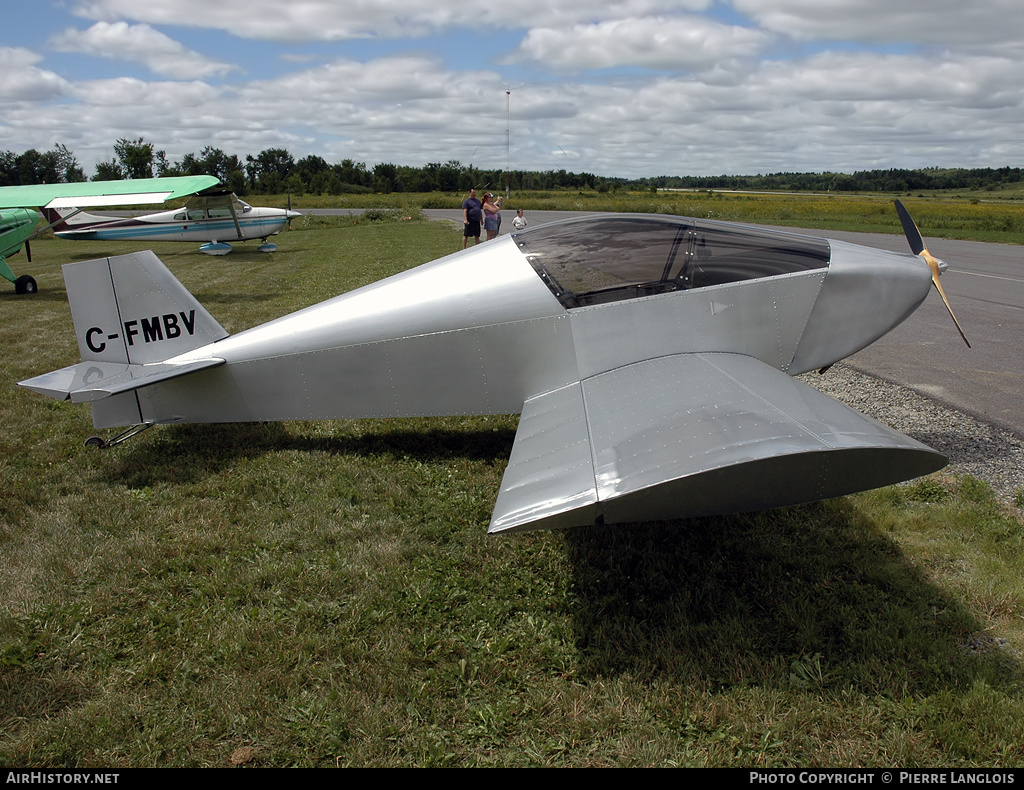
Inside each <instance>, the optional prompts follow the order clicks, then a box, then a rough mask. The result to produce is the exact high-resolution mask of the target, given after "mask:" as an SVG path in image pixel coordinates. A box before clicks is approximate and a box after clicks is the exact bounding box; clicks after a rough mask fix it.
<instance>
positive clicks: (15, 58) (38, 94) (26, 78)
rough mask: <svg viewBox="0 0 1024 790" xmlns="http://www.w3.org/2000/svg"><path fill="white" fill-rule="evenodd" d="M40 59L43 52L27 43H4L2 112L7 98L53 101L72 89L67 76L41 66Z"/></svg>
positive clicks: (1, 51)
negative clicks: (30, 48)
mask: <svg viewBox="0 0 1024 790" xmlns="http://www.w3.org/2000/svg"><path fill="white" fill-rule="evenodd" d="M40 60H42V58H41V56H40V55H38V54H36V53H35V52H32V51H31V50H28V49H25V48H24V47H0V113H2V109H3V107H2V103H3V102H11V101H15V102H17V101H36V102H38V101H49V100H51V99H56V98H59V97H61V96H64V95H66V94H68V93H69V92H70V91H71V85H70V84H69V83H68V82H67V81H66V80H64V79H63V78H61V77H60V76H58V75H57V74H55V73H54V72H52V71H47V70H45V69H41V68H38V67H37V66H36V64H37V63H38V62H39V61H40Z"/></svg>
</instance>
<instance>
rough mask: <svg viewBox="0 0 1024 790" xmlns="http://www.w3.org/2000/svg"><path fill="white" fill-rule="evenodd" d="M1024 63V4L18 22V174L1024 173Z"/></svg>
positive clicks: (137, 8) (48, 12) (47, 12)
mask: <svg viewBox="0 0 1024 790" xmlns="http://www.w3.org/2000/svg"><path fill="white" fill-rule="evenodd" d="M1021 42H1024V6H1022V5H1021V4H1020V3H1019V0H975V2H974V3H971V4H964V3H963V2H962V0H611V1H610V2H606V3H603V4H599V5H596V6H595V4H593V2H592V0H520V2H516V3H507V4H502V5H492V4H477V5H473V4H467V3H464V2H459V3H455V2H449V0H401V2H399V0H350V1H347V2H333V1H331V0H288V2H281V0H272V1H271V0H247V1H246V2H238V0H202V1H200V0H47V1H45V2H36V3H18V4H10V7H8V8H5V25H4V33H3V40H0V150H11V151H14V152H16V153H20V152H21V151H24V150H27V149H28V148H36V149H39V150H46V149H49V148H51V147H52V146H53V145H54V144H56V143H62V144H64V145H66V146H67V147H68V148H70V149H71V150H72V151H73V152H74V153H75V154H76V156H77V157H78V159H79V161H80V162H81V163H82V165H83V166H84V167H85V169H86V171H87V173H89V174H91V173H92V170H93V168H94V166H95V163H96V162H98V161H102V160H108V159H110V158H111V157H112V156H113V144H114V142H115V141H116V140H117V139H119V138H122V137H123V138H129V139H135V138H138V137H143V138H145V140H146V141H148V142H151V143H153V144H154V146H155V147H156V148H157V149H158V150H164V151H166V153H167V156H168V158H169V159H171V160H172V161H174V160H177V159H180V158H181V157H182V156H184V155H185V154H186V153H190V152H196V153H198V152H199V151H200V150H202V149H203V148H204V147H206V146H208V145H212V146H214V147H217V148H221V149H223V150H224V151H225V152H227V153H229V154H237V155H239V156H241V157H243V158H244V156H245V155H246V154H257V153H259V152H260V151H262V150H264V149H266V148H272V147H273V148H276V147H283V148H287V149H288V150H289V151H290V152H291V153H292V155H293V156H295V157H296V158H300V157H302V156H305V155H307V154H316V155H318V156H322V157H323V158H324V159H326V160H327V161H329V162H336V161H340V160H341V159H344V158H349V159H354V160H356V161H360V162H365V163H367V165H369V166H371V167H372V166H373V165H374V164H376V163H378V162H393V163H396V164H408V165H423V164H426V163H428V162H446V161H449V160H453V159H454V160H459V161H461V162H463V163H466V164H468V163H472V164H475V165H477V166H479V167H503V166H505V164H506V162H507V161H510V163H511V165H512V167H513V168H522V169H530V170H548V169H562V168H564V169H566V170H575V171H589V172H593V173H598V174H600V175H607V176H621V177H640V176H655V175H662V174H670V175H672V174H694V175H706V174H719V173H764V172H777V171H783V170H788V171H824V170H829V171H842V172H851V171H853V170H858V169H871V168H877V167H883V168H888V167H927V166H956V167H1002V166H1005V165H1010V166H1020V165H1021V164H1022V162H1024V135H1021V134H1020V133H1019V130H1020V129H1021V128H1022V121H1024V85H1022V80H1021V79H1020V74H1021V73H1022V68H1021V67H1022V65H1024V63H1022V61H1024V44H1022V43H1021ZM509 88H511V95H509V96H506V90H507V89H509ZM506 129H508V135H506Z"/></svg>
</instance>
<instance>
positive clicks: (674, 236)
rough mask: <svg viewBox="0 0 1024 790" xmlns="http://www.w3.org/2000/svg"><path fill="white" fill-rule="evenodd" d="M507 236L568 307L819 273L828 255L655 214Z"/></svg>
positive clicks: (587, 220) (763, 234)
mask: <svg viewBox="0 0 1024 790" xmlns="http://www.w3.org/2000/svg"><path fill="white" fill-rule="evenodd" d="M512 237H513V238H514V239H515V241H516V243H517V244H518V245H519V248H520V249H521V250H522V251H523V253H524V254H525V255H526V256H527V259H528V260H529V261H530V263H531V265H532V266H533V267H534V269H535V270H536V272H537V274H538V275H539V276H540V277H541V279H543V280H544V282H545V283H546V284H547V286H548V287H549V288H550V289H551V291H552V293H554V294H555V296H557V297H558V299H559V300H560V301H561V302H562V304H564V305H565V306H566V307H568V308H573V307H582V306H585V305H591V304H601V303H604V302H614V301H619V300H622V299H633V298H637V297H641V296H651V295H653V294H658V293H665V292H668V291H677V290H685V289H691V288H706V287H708V286H711V285H722V284H724V283H731V282H738V281H741V280H753V279H757V278H761V277H774V276H777V275H780V274H793V273H796V272H804V271H808V270H810V269H820V268H823V267H825V266H827V265H828V261H829V255H830V250H829V245H828V242H827V241H825V240H824V239H816V238H811V237H807V236H798V235H795V234H790V233H784V232H778V231H769V230H760V229H757V228H749V227H743V226H737V225H731V224H728V223H723V222H713V221H705V220H700V221H698V220H694V219H687V218H684V217H663V216H659V215H655V216H648V215H633V214H627V215H609V216H594V217H584V218H581V219H573V220H567V221H565V222H556V223H551V224H548V225H541V226H538V227H535V228H530V229H527V230H523V231H520V232H518V233H514V234H512Z"/></svg>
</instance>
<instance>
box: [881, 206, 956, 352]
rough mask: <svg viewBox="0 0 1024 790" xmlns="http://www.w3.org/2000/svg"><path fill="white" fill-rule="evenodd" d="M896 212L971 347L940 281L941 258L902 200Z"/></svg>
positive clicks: (915, 250) (913, 247) (954, 320)
mask: <svg viewBox="0 0 1024 790" xmlns="http://www.w3.org/2000/svg"><path fill="white" fill-rule="evenodd" d="M896 213H897V214H899V215H900V223H901V224H902V225H903V233H904V234H905V235H906V237H907V241H908V242H910V249H911V251H912V252H913V253H914V255H917V256H919V257H920V258H921V259H922V260H924V262H925V263H927V264H928V268H929V269H931V272H932V282H933V283H934V284H935V290H937V291H938V292H939V296H941V297H942V302H943V304H945V305H946V309H947V310H948V311H949V316H950V318H952V319H953V323H954V324H956V328H957V331H958V332H959V333H960V337H962V338H963V339H964V342H965V343H967V347H968V348H970V347H971V344H970V341H968V340H967V335H965V334H964V330H963V327H961V326H960V322H959V321H957V320H956V314H955V313H954V312H953V308H952V307H951V306H950V304H949V299H948V298H946V292H945V291H944V290H943V288H942V283H940V282H939V275H940V274H941V271H940V269H939V259H938V258H936V257H935V256H934V255H932V254H931V253H930V252H928V248H927V247H926V246H925V244H924V239H923V238H922V237H921V231H919V230H918V229H917V223H915V222H914V218H913V217H911V216H910V212H909V211H907V210H906V208H904V207H903V204H902V203H900V201H898V200H897V201H896Z"/></svg>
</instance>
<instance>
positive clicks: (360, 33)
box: [74, 0, 713, 42]
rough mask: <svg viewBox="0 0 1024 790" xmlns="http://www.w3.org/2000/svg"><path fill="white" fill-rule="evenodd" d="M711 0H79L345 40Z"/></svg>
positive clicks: (125, 12) (102, 14) (646, 11)
mask: <svg viewBox="0 0 1024 790" xmlns="http://www.w3.org/2000/svg"><path fill="white" fill-rule="evenodd" d="M712 2H713V0H609V2H607V3H600V4H597V5H595V4H594V3H593V0H559V2H556V3H551V1H550V0H521V1H520V2H516V3H488V4H475V5H474V4H472V3H470V4H467V3H465V2H450V1H449V2H445V1H444V0H352V1H351V2H346V3H338V2H335V0H288V2H287V3H286V4H282V3H281V2H280V0H219V2H213V3H211V2H207V0H146V2H138V0H79V1H78V2H76V3H75V4H74V11H75V13H76V14H78V15H79V16H82V17H85V18H87V19H98V20H104V21H115V20H120V19H132V20H135V21H137V22H146V23H149V24H153V25H161V24H176V25H181V24H187V25H192V26H195V27H209V28H217V29H220V30H225V31H230V32H231V33H234V34H235V35H239V36H243V37H246V38H258V39H269V40H274V41H284V42H300V41H311V40H312V41H343V40H346V39H354V38H368V37H399V36H401V37H416V36H424V35H428V34H430V33H435V32H437V31H441V30H447V29H452V28H465V29H475V30H481V31H483V30H489V29H492V28H494V27H501V28H515V29H518V28H522V27H524V26H527V25H528V24H529V23H530V20H544V21H545V23H546V24H550V25H553V26H558V27H561V26H565V25H572V24H574V23H578V22H584V21H591V20H594V19H627V18H632V17H641V16H652V15H657V14H666V13H671V14H675V13H680V12H686V11H690V12H693V11H704V10H706V9H708V8H709V7H710V6H711V5H712Z"/></svg>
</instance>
